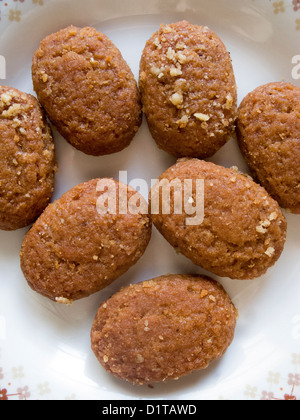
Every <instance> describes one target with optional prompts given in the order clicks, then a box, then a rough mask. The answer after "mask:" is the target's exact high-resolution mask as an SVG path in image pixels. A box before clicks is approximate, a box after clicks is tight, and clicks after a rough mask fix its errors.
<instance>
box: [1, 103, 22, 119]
mask: <svg viewBox="0 0 300 420" xmlns="http://www.w3.org/2000/svg"><path fill="white" fill-rule="evenodd" d="M20 110H21V105H20V104H14V105H12V106H10V107H9V108H8V110H7V111H3V112H2V116H3V117H4V118H9V117H14V116H16V115H18V114H19V112H20Z"/></svg>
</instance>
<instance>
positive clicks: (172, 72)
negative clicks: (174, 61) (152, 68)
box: [170, 67, 182, 77]
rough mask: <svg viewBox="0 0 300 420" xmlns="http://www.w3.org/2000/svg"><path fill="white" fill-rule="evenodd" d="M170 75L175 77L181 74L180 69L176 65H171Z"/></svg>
mask: <svg viewBox="0 0 300 420" xmlns="http://www.w3.org/2000/svg"><path fill="white" fill-rule="evenodd" d="M170 75H171V76H172V77H177V76H181V75H182V71H181V70H180V69H178V68H177V67H171V68H170Z"/></svg>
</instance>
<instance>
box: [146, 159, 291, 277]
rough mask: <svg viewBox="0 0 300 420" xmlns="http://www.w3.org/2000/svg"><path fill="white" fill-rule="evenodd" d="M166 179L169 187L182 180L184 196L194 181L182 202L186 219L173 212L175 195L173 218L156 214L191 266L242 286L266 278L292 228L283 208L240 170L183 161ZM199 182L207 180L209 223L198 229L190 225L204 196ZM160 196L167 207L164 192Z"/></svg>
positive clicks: (161, 227) (206, 219)
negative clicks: (187, 183)
mask: <svg viewBox="0 0 300 420" xmlns="http://www.w3.org/2000/svg"><path fill="white" fill-rule="evenodd" d="M162 179H164V180H165V181H168V182H170V183H171V182H172V181H174V180H175V179H177V180H179V181H180V182H181V184H182V186H183V187H182V189H183V190H184V191H185V188H184V180H188V179H191V180H194V181H193V182H194V185H193V188H192V189H191V190H190V191H189V190H187V191H188V193H189V196H188V197H186V198H184V197H183V198H184V203H183V205H182V208H183V210H184V211H183V212H182V213H180V214H176V211H174V203H175V202H176V201H177V198H176V196H175V195H174V189H171V200H170V204H171V205H170V213H171V214H164V212H163V211H162V209H160V211H159V212H157V214H154V212H153V210H151V211H152V220H153V222H154V225H155V226H156V228H157V229H158V230H159V231H160V232H161V233H162V235H163V236H164V237H165V238H166V239H167V241H168V242H169V243H170V244H171V245H172V246H173V247H175V248H176V249H177V250H178V251H179V252H181V253H182V254H184V255H185V256H186V257H188V258H189V259H190V260H191V261H192V262H194V263H195V264H197V265H200V266H202V267H203V268H205V269H206V270H208V271H210V272H212V273H214V274H216V275H218V276H221V277H230V278H233V279H241V280H242V279H253V278H256V277H259V276H261V275H263V274H264V273H265V272H266V271H267V270H268V269H269V268H270V267H271V266H273V265H274V264H275V262H276V261H277V260H278V259H279V257H280V255H281V253H282V251H283V248H284V244H285V240H286V227H287V223H286V220H285V217H284V216H283V214H282V211H281V209H280V207H279V206H278V203H277V202H276V201H275V200H273V199H272V198H271V197H270V196H269V194H268V193H267V192H266V190H265V189H264V188H262V187H261V186H260V185H258V184H256V183H255V182H253V181H252V180H251V179H249V178H248V177H246V176H244V175H241V174H240V173H238V172H237V171H236V170H233V169H226V168H223V167H221V166H218V165H215V164H213V163H209V162H205V161H200V160H197V159H190V160H182V161H179V162H178V163H177V164H175V165H174V166H172V167H171V168H169V169H168V170H167V171H166V172H164V173H163V174H162V175H161V177H160V181H161V180H162ZM196 180H204V220H203V222H202V223H201V220H200V219H199V221H200V223H199V224H197V225H194V226H193V225H189V222H190V217H191V215H190V213H191V211H190V208H189V207H188V206H187V204H188V203H190V202H192V203H194V204H193V205H194V206H195V210H194V212H196V209H198V210H199V209H200V205H201V200H200V198H201V194H199V191H200V193H201V190H198V187H197V186H196V184H195V181H196ZM152 195H153V197H156V196H157V193H155V195H154V189H152V190H151V194H150V198H151V208H152V209H153V205H152V201H153V197H152ZM182 195H183V194H182ZM184 195H188V194H187V193H185V194H184ZM160 196H161V197H160V201H162V202H163V189H160ZM174 197H175V200H174ZM199 200H200V201H199ZM186 209H189V214H187V212H186ZM188 220H189V222H187V221H188Z"/></svg>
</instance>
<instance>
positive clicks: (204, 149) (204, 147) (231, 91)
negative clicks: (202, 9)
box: [140, 21, 237, 158]
mask: <svg viewBox="0 0 300 420" xmlns="http://www.w3.org/2000/svg"><path fill="white" fill-rule="evenodd" d="M140 90H141V94H142V102H143V109H144V112H145V114H146V117H147V121H148V125H149V128H150V131H151V133H152V136H153V138H154V139H155V141H156V142H157V144H158V146H159V147H160V148H161V149H163V150H165V151H167V152H169V153H170V154H172V155H174V156H176V157H186V156H188V157H198V158H206V157H210V156H212V155H213V154H215V153H216V152H217V151H218V150H219V149H220V148H221V147H222V146H223V145H224V144H225V143H226V141H227V140H228V139H229V137H230V135H231V134H232V133H233V131H234V125H235V120H236V117H237V88H236V82H235V76H234V72H233V67H232V62H231V58H230V55H229V53H228V51H227V50H226V47H225V46H224V44H223V42H222V41H221V40H220V38H219V37H218V36H217V35H216V34H215V33H214V32H213V31H212V30H210V29H209V28H207V27H203V26H197V25H192V24H190V23H189V22H186V21H183V22H177V23H174V24H171V25H162V26H161V28H160V30H159V31H158V32H156V33H155V34H153V36H152V37H151V39H150V40H149V41H148V42H147V44H146V46H145V49H144V51H143V55H142V58H141V63H140Z"/></svg>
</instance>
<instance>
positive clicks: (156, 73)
mask: <svg viewBox="0 0 300 420" xmlns="http://www.w3.org/2000/svg"><path fill="white" fill-rule="evenodd" d="M150 71H151V73H152V74H153V76H158V75H159V74H160V72H161V71H160V69H159V68H158V67H155V66H152V67H151V69H150Z"/></svg>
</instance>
